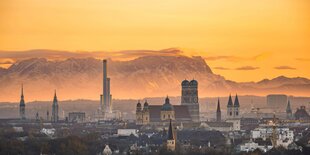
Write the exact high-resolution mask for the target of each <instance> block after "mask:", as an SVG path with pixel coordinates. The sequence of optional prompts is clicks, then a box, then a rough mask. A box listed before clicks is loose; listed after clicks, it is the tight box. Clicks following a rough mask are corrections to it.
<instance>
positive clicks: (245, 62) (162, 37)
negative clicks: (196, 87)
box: [0, 0, 310, 81]
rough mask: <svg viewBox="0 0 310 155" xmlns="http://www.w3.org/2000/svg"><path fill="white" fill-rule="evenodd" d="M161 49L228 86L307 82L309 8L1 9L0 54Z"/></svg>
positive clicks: (126, 3)
mask: <svg viewBox="0 0 310 155" xmlns="http://www.w3.org/2000/svg"><path fill="white" fill-rule="evenodd" d="M166 48H179V49H181V50H183V51H185V52H184V55H188V56H192V55H200V56H203V57H204V58H205V60H206V62H207V63H208V64H209V65H210V67H211V69H212V70H213V72H215V73H216V74H220V75H223V76H224V77H225V78H227V79H229V80H234V81H259V80H262V79H264V78H274V77H276V76H279V75H285V76H288V77H295V76H301V77H307V78H310V70H309V69H310V1H309V0H220V1H219V0H212V1H211V0H87V1H86V0H27V1H25V0H1V1H0V50H1V51H23V50H29V49H53V50H66V51H73V52H76V51H111V52H113V51H120V50H138V49H148V50H161V49H166ZM6 61H10V58H0V66H4V67H5V66H6V65H8V64H6V63H5V62H6Z"/></svg>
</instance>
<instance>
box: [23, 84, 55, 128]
mask: <svg viewBox="0 0 310 155" xmlns="http://www.w3.org/2000/svg"><path fill="white" fill-rule="evenodd" d="M58 111H59V109H58V100H57V95H56V90H55V94H54V99H53V104H52V118H51V122H54V123H56V122H58V121H59V115H58ZM19 117H20V119H21V120H26V104H25V98H24V86H23V85H22V89H21V96H20V102H19ZM36 117H38V113H37V116H36ZM48 117H49V112H48V111H47V120H49V118H48Z"/></svg>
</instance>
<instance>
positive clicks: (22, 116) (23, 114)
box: [19, 85, 26, 120]
mask: <svg viewBox="0 0 310 155" xmlns="http://www.w3.org/2000/svg"><path fill="white" fill-rule="evenodd" d="M19 116H20V119H22V120H25V119H26V104H25V100H24V86H23V85H22V91H21V96H20V102H19Z"/></svg>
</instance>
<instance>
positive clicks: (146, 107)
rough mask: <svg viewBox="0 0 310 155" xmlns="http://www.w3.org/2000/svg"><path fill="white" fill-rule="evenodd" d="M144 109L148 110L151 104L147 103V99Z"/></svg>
mask: <svg viewBox="0 0 310 155" xmlns="http://www.w3.org/2000/svg"><path fill="white" fill-rule="evenodd" d="M143 109H144V110H148V109H149V104H148V103H147V101H146V100H145V102H144V106H143Z"/></svg>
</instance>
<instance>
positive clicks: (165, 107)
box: [161, 96, 173, 111]
mask: <svg viewBox="0 0 310 155" xmlns="http://www.w3.org/2000/svg"><path fill="white" fill-rule="evenodd" d="M161 110H163V111H172V110H173V106H172V105H171V104H170V100H169V98H168V96H167V98H166V100H165V104H164V105H163V106H162V108H161Z"/></svg>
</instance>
